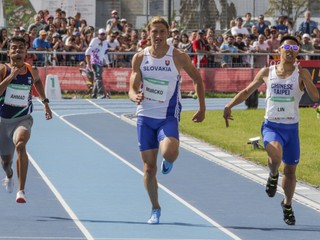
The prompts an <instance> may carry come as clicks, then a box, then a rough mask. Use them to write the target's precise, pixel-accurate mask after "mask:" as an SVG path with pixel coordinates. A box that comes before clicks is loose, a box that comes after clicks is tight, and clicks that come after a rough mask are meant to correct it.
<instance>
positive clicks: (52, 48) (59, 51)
mask: <svg viewBox="0 0 320 240" xmlns="http://www.w3.org/2000/svg"><path fill="white" fill-rule="evenodd" d="M304 18H305V19H304V21H303V22H301V23H300V24H299V27H298V28H297V29H298V30H297V31H295V30H294V28H293V24H292V22H291V21H290V20H289V19H288V17H287V16H280V17H279V18H278V20H277V23H276V25H274V26H270V25H268V24H267V23H266V22H265V19H264V16H263V15H260V16H259V17H258V21H257V22H256V23H255V22H254V21H253V20H252V15H251V13H246V15H245V17H244V18H242V17H237V18H236V19H233V20H231V22H230V29H229V31H227V32H225V33H224V34H216V31H215V29H212V28H207V29H199V30H194V31H192V32H191V33H187V32H185V31H181V30H179V27H178V24H177V23H176V22H175V21H173V23H172V24H171V26H170V36H169V37H168V40H167V43H168V44H169V45H173V46H174V47H176V48H179V49H182V50H184V51H185V52H187V53H188V54H189V55H190V57H191V58H192V60H193V63H194V65H196V66H200V67H223V68H224V67H247V66H251V64H254V66H255V67H263V66H265V65H266V63H267V62H268V61H269V60H270V59H271V60H272V59H278V56H276V55H275V54H278V48H279V44H280V39H281V37H283V36H284V35H292V36H295V37H297V38H298V39H299V41H300V44H301V48H300V49H301V50H300V51H301V52H302V53H308V54H310V55H312V54H317V53H320V31H319V28H318V23H317V22H315V21H313V20H312V19H311V12H310V11H306V12H305V14H304ZM105 34H106V38H105V40H106V41H107V43H108V44H107V46H108V50H107V52H108V53H107V54H106V59H105V66H106V65H107V66H110V67H130V66H131V60H132V56H133V54H134V53H135V52H137V51H140V50H141V49H143V48H145V47H146V46H148V45H150V39H149V37H148V35H147V32H146V30H144V29H143V30H138V29H135V28H134V26H133V24H131V23H129V22H128V21H127V20H126V19H125V18H120V17H119V13H118V11H117V10H113V11H112V12H111V16H110V19H108V20H107V21H106V26H105ZM17 35H20V36H23V37H24V38H25V39H26V42H27V44H28V48H29V50H33V51H42V52H43V51H47V52H49V53H52V52H56V54H47V55H44V54H34V52H33V53H32V54H28V56H27V59H26V61H27V62H28V63H30V64H31V65H36V66H43V65H72V66H74V65H78V64H79V63H81V62H84V61H85V51H86V50H87V49H88V47H89V45H90V42H91V41H92V40H93V39H94V38H95V37H97V35H98V29H95V27H94V26H88V24H87V21H86V20H85V19H84V18H81V13H80V12H77V13H76V14H75V15H74V16H69V17H67V15H66V12H65V11H64V10H62V9H60V8H59V9H56V11H55V13H54V15H51V14H50V13H49V11H48V10H40V11H39V12H38V13H37V14H36V15H35V16H34V22H33V23H32V24H30V25H29V26H28V28H27V29H25V28H23V27H20V26H16V27H14V28H13V29H6V28H2V29H1V30H0V50H6V46H7V41H8V39H9V38H10V37H12V36H17ZM224 53H227V54H224ZM237 53H239V54H238V55H237ZM244 53H258V54H255V55H251V54H250V55H248V54H244ZM259 53H260V55H259ZM252 58H254V59H252ZM301 58H306V59H320V56H317V55H315V56H307V57H306V56H301ZM5 61H7V56H6V54H0V62H5Z"/></svg>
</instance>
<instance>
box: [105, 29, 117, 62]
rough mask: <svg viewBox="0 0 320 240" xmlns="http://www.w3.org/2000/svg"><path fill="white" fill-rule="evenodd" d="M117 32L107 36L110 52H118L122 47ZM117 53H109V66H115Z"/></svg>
mask: <svg viewBox="0 0 320 240" xmlns="http://www.w3.org/2000/svg"><path fill="white" fill-rule="evenodd" d="M117 36H118V34H117V32H113V33H112V34H111V35H110V36H108V38H107V44H108V53H109V52H118V51H119V48H120V43H119V41H118V40H117ZM116 56H117V55H116V54H107V55H106V57H108V61H109V63H110V65H109V66H115V60H116Z"/></svg>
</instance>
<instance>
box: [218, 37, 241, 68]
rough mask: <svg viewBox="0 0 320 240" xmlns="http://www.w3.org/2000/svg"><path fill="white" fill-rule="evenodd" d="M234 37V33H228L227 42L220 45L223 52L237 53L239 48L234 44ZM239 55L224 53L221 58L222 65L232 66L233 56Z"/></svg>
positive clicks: (223, 66) (224, 66) (225, 66)
mask: <svg viewBox="0 0 320 240" xmlns="http://www.w3.org/2000/svg"><path fill="white" fill-rule="evenodd" d="M233 42H234V37H233V36H232V35H228V36H227V37H226V43H223V44H222V45H221V47H220V52H221V53H237V52H238V48H237V47H235V46H234V45H233ZM238 57H239V56H238V55H223V57H222V60H221V67H222V68H227V67H232V63H233V58H238Z"/></svg>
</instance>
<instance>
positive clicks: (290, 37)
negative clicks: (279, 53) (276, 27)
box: [280, 35, 300, 46]
mask: <svg viewBox="0 0 320 240" xmlns="http://www.w3.org/2000/svg"><path fill="white" fill-rule="evenodd" d="M287 40H291V41H294V42H296V43H297V45H298V46H300V43H299V41H298V39H297V38H296V37H294V36H290V35H286V36H284V37H283V38H281V40H280V46H281V45H282V44H283V43H284V42H285V41H287Z"/></svg>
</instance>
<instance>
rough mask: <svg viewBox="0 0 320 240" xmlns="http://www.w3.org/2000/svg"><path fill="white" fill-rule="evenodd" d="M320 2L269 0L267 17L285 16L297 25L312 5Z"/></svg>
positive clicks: (310, 0)
mask: <svg viewBox="0 0 320 240" xmlns="http://www.w3.org/2000/svg"><path fill="white" fill-rule="evenodd" d="M317 1H319V0H269V6H270V7H269V9H268V10H267V11H266V16H275V15H277V14H279V15H285V16H288V18H289V19H290V20H292V22H293V24H295V22H296V20H297V19H298V17H299V16H301V15H302V14H303V13H304V12H305V11H306V10H308V7H309V6H310V4H315V3H316V2H317Z"/></svg>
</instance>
